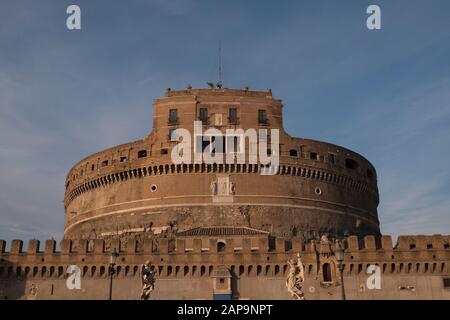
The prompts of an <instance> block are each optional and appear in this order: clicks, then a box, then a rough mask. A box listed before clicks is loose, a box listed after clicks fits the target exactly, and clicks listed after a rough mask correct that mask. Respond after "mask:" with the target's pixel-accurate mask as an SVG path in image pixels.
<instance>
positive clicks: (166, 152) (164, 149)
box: [161, 148, 169, 154]
mask: <svg viewBox="0 0 450 320" xmlns="http://www.w3.org/2000/svg"><path fill="white" fill-rule="evenodd" d="M168 153H169V151H168V150H167V148H163V149H161V154H168Z"/></svg>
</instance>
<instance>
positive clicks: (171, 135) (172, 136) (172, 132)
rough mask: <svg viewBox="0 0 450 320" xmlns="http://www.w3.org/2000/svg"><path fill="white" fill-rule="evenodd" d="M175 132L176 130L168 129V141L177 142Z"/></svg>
mask: <svg viewBox="0 0 450 320" xmlns="http://www.w3.org/2000/svg"><path fill="white" fill-rule="evenodd" d="M175 130H176V129H169V141H178V135H177V134H176V132H175Z"/></svg>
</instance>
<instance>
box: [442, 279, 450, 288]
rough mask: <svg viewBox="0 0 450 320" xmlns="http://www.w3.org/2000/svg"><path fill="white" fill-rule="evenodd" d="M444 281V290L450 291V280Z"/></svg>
mask: <svg viewBox="0 0 450 320" xmlns="http://www.w3.org/2000/svg"><path fill="white" fill-rule="evenodd" d="M442 280H443V281H444V288H446V289H450V278H443V279H442Z"/></svg>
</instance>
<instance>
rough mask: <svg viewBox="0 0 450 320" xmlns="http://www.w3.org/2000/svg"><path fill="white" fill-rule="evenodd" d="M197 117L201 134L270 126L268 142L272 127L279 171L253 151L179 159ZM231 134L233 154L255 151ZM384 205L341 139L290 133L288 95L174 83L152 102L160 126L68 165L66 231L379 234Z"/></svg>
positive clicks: (366, 169)
mask: <svg viewBox="0 0 450 320" xmlns="http://www.w3.org/2000/svg"><path fill="white" fill-rule="evenodd" d="M194 121H202V124H203V125H202V127H203V128H202V129H203V131H206V130H207V129H208V128H216V129H218V130H220V131H221V132H223V133H224V134H225V131H226V129H237V128H242V129H243V130H247V129H251V128H252V129H255V130H256V131H257V132H258V130H259V129H261V128H265V129H268V131H269V136H268V137H267V140H268V146H269V148H270V142H271V141H270V140H271V136H270V129H279V159H280V161H279V162H280V163H279V168H278V171H277V173H276V174H275V175H262V174H260V169H261V163H259V162H258V163H250V162H249V161H248V159H247V158H246V161H245V163H238V162H237V161H236V162H235V163H225V162H224V163H222V164H217V163H215V164H207V163H194V162H193V163H187V164H174V163H173V161H172V158H171V153H172V149H173V148H176V147H177V144H178V142H177V141H175V139H173V135H172V137H171V133H172V130H174V129H177V128H184V129H187V130H189V131H190V132H191V133H192V136H193V137H194ZM226 139H235V140H234V141H235V142H236V145H238V146H239V147H236V148H235V149H234V150H232V151H233V152H234V153H238V152H243V151H245V152H246V154H247V155H248V152H249V143H247V140H248V139H245V138H244V137H242V136H240V137H238V138H236V136H227V137H226ZM172 140H174V141H172ZM193 140H194V141H193V142H192V146H193V149H194V146H195V143H196V142H195V138H193ZM225 145H226V144H225ZM202 146H203V147H204V145H202ZM225 148H226V147H225ZM225 151H226V152H231V151H230V150H226V149H225ZM258 160H259V159H258ZM378 202H379V198H378V188H377V177H376V171H375V168H374V167H373V166H372V165H371V164H370V162H369V161H367V160H366V159H365V158H364V157H362V156H361V155H359V154H357V153H355V152H353V151H350V150H348V149H345V148H343V147H340V146H336V145H333V144H329V143H326V142H320V141H314V140H308V139H303V138H295V137H291V136H289V135H288V134H287V133H286V132H284V130H283V121H282V102H281V100H277V99H274V98H273V97H272V93H271V91H270V90H269V91H249V90H233V89H221V88H220V89H188V90H179V91H178V90H177V91H174V90H168V91H167V92H166V96H165V97H164V98H161V99H156V100H155V101H154V109H153V131H152V132H151V133H150V134H149V135H148V136H147V137H146V138H144V139H143V140H139V141H135V142H131V143H126V144H122V145H119V146H116V147H113V148H110V149H107V150H104V151H101V152H98V153H95V154H93V155H91V156H88V157H86V158H85V159H83V160H81V161H80V162H78V163H77V164H76V165H75V166H74V167H73V168H72V169H71V170H70V171H69V173H68V175H67V179H66V192H65V198H64V207H65V214H66V217H65V232H64V235H65V238H89V237H97V238H102V237H103V238H108V237H111V236H120V235H142V234H147V233H149V234H153V235H154V234H160V233H161V232H167V231H168V230H169V231H170V230H172V231H178V232H179V231H184V230H188V229H192V228H195V227H200V226H246V227H250V228H254V229H260V230H266V231H269V232H270V233H271V234H272V235H275V236H284V237H288V238H289V237H292V236H299V235H303V236H305V237H308V236H309V235H311V234H314V235H321V234H328V235H344V234H349V235H360V236H363V235H368V234H372V235H379V234H380V231H379V221H378V214H377V206H378Z"/></svg>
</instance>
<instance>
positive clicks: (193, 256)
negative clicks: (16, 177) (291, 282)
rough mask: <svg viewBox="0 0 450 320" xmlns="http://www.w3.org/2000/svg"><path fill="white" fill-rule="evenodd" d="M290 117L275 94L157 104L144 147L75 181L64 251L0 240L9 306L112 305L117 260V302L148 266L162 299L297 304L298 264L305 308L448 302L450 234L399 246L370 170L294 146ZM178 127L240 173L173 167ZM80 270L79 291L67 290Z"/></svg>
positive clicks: (175, 93)
mask: <svg viewBox="0 0 450 320" xmlns="http://www.w3.org/2000/svg"><path fill="white" fill-rule="evenodd" d="M282 108H283V104H282V101H281V100H278V99H274V98H273V97H272V92H271V90H267V91H251V90H249V89H248V88H246V89H244V90H236V89H226V88H221V87H216V88H210V89H192V88H191V87H189V88H188V89H186V90H171V89H167V91H166V95H165V97H163V98H161V99H156V100H154V108H153V130H152V132H151V133H150V134H149V135H148V136H147V137H146V138H144V139H143V140H139V141H134V142H131V143H126V144H122V145H119V146H116V147H113V148H110V149H107V150H104V151H101V152H98V153H95V154H93V155H91V156H88V157H86V158H84V159H83V160H81V161H79V162H78V163H77V164H76V165H74V166H73V167H72V168H71V169H70V171H69V173H68V175H67V179H66V183H65V188H66V191H65V197H64V208H65V229H64V239H63V240H62V242H61V249H60V251H58V252H56V251H55V248H56V243H55V241H54V240H48V241H46V243H45V248H43V250H42V249H41V248H40V245H39V241H37V240H31V241H30V242H29V245H28V250H27V252H22V251H23V250H22V241H20V240H14V241H13V242H12V244H11V249H10V250H9V251H6V243H5V241H0V259H1V260H0V298H7V299H105V298H107V295H108V289H109V281H108V277H109V273H108V267H109V259H110V256H111V253H112V252H113V251H114V252H118V257H117V261H116V264H115V268H116V269H115V274H114V280H113V291H112V297H113V299H139V296H140V290H141V287H142V284H141V274H140V271H141V266H142V264H143V263H144V262H145V261H147V260H149V261H151V264H152V266H153V267H154V270H155V272H156V279H157V281H156V285H155V290H154V292H152V296H151V297H152V299H213V298H225V299H291V294H290V292H289V291H288V289H287V287H286V277H287V276H288V274H289V272H290V264H289V261H290V260H291V259H293V258H294V259H297V258H298V259H301V263H302V265H303V267H304V279H303V281H302V290H303V293H304V296H305V298H306V299H307V300H309V299H341V298H342V293H341V292H342V287H343V284H345V290H344V291H345V295H346V297H347V298H348V299H450V272H449V270H450V269H449V263H450V247H449V246H450V236H441V235H434V236H400V237H399V238H398V241H397V244H396V245H395V246H393V243H392V240H391V237H390V236H382V235H381V233H380V229H379V220H378V213H377V206H378V203H379V196H378V187H377V173H376V170H375V168H374V166H373V165H372V164H371V163H370V162H369V161H368V160H366V159H365V158H364V157H362V156H361V155H359V154H357V153H355V152H353V151H351V150H348V149H346V148H343V147H340V146H336V145H333V144H329V143H325V142H320V141H314V140H308V139H303V138H295V137H291V136H290V135H289V134H287V133H286V132H285V131H284V129H283V119H282ZM195 123H200V127H201V128H202V129H203V130H204V132H205V133H203V134H202V136H195ZM211 128H213V129H215V132H216V134H214V133H210V132H209V131H208V129H211ZM252 128H254V129H255V130H257V131H256V132H257V133H258V138H259V142H261V141H264V142H265V144H263V145H264V148H266V149H267V150H263V151H264V153H266V154H267V155H268V156H270V155H273V153H276V155H277V156H278V159H279V163H277V165H276V166H275V171H274V172H273V174H263V173H264V170H265V169H267V165H265V164H262V163H261V162H259V161H257V162H255V161H250V160H249V159H247V158H246V157H245V156H244V158H243V160H242V158H240V156H241V155H246V154H247V155H249V154H251V152H252V151H251V150H252V143H255V142H254V141H253V142H252V141H251V139H250V138H249V137H247V135H246V130H249V129H252ZM177 129H185V130H187V131H188V132H190V133H191V134H193V135H194V139H193V141H194V143H193V148H192V149H191V150H190V152H192V156H194V153H195V150H198V149H200V150H201V151H203V150H209V152H210V153H211V154H218V153H223V154H228V155H229V154H231V155H232V159H233V161H231V162H229V161H227V162H221V161H216V162H212V163H207V162H204V161H201V162H198V161H197V162H196V161H193V162H190V163H174V161H173V154H174V151H177V148H178V143H179V139H178V137H177V136H176V135H175V134H174V133H176V132H177ZM230 129H232V130H233V131H230ZM262 129H266V130H262ZM273 130H278V131H277V132H279V137H278V136H277V139H278V140H277V141H276V145H275V146H274V144H273V143H272V142H274V141H275V140H276V139H275V136H272V132H273ZM213 132H214V131H213ZM229 132H233V133H232V134H230V133H229ZM217 133H221V134H222V135H223V138H220V139H221V140H220V141H221V142H220V145H221V146H223V147H221V148H219V149H217V148H213V147H212V146H217V144H215V142H217V141H219V135H218V134H217ZM230 142H231V143H230ZM247 142H248V143H247ZM216 149H217V150H216ZM175 153H176V152H175ZM335 240H339V241H340V242H339V243H342V244H343V245H344V246H345V248H344V249H345V251H344V257H343V261H338V260H337V258H336V254H335V242H334V241H335ZM73 265H76V266H78V267H79V269H80V270H81V287H80V288H77V289H72V290H71V289H69V288H68V287H67V286H66V279H67V276H68V274H67V269H68V267H69V266H73ZM338 266H340V267H341V270H342V276H341V274H340V272H339V270H338V269H339V268H338ZM370 266H375V269H376V270H378V271H377V272H378V273H379V277H380V279H381V280H380V281H381V285H379V286H376V288H374V287H372V286H370V284H368V278H369V277H370V276H371V274H370V273H368V270H372V269H373V268H372V269H371V268H370Z"/></svg>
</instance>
